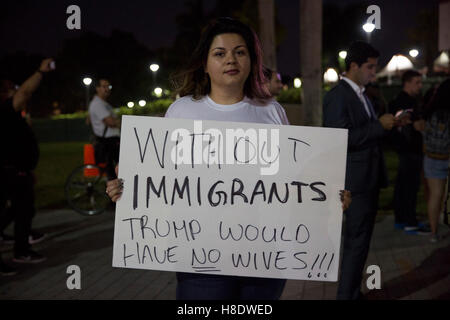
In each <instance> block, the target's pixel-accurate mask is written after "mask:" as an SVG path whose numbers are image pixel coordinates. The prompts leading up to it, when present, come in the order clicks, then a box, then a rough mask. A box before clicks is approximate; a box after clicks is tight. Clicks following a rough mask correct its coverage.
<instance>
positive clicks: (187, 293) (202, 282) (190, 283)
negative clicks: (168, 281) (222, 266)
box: [177, 272, 286, 300]
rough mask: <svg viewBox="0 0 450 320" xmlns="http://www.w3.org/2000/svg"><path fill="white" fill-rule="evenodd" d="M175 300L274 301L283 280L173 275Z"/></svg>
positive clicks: (279, 295) (279, 294)
mask: <svg viewBox="0 0 450 320" xmlns="http://www.w3.org/2000/svg"><path fill="white" fill-rule="evenodd" d="M177 280H178V285H177V300H278V299H279V298H280V297H281V294H282V293H283V289H284V285H285V284H286V280H284V279H270V278H251V277H237V276H223V275H210V274H195V273H182V272H178V273H177Z"/></svg>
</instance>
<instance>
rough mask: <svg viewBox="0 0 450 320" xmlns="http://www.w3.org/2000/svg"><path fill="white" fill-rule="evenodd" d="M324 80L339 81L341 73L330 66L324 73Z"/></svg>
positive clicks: (328, 81)
mask: <svg viewBox="0 0 450 320" xmlns="http://www.w3.org/2000/svg"><path fill="white" fill-rule="evenodd" d="M323 80H324V81H325V83H331V82H337V81H338V80H339V75H338V73H337V71H336V70H334V69H333V68H328V69H327V71H325V73H324V74H323Z"/></svg>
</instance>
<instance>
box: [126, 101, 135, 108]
mask: <svg viewBox="0 0 450 320" xmlns="http://www.w3.org/2000/svg"><path fill="white" fill-rule="evenodd" d="M127 106H128V108H130V109H131V108H133V107H134V102H131V101H130V102H128V103H127Z"/></svg>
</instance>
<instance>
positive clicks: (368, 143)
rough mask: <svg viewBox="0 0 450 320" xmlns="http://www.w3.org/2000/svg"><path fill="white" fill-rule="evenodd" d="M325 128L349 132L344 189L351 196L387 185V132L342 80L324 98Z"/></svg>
mask: <svg viewBox="0 0 450 320" xmlns="http://www.w3.org/2000/svg"><path fill="white" fill-rule="evenodd" d="M323 126H324V127H331V128H344V129H348V150H347V169H346V177H345V188H346V189H347V190H350V191H351V192H352V193H360V192H367V191H371V190H375V189H377V188H380V187H386V186H387V171H386V166H385V163H384V156H383V152H382V149H381V147H380V144H381V138H382V137H383V136H384V134H385V130H384V129H383V127H382V126H381V123H380V122H379V121H378V119H376V118H373V117H372V118H369V115H368V114H367V112H366V109H365V108H364V105H363V103H362V102H361V100H360V99H359V98H358V96H357V94H356V92H355V91H354V90H353V89H352V88H351V87H350V85H349V84H348V83H347V82H346V81H344V80H340V81H339V83H338V84H337V85H336V86H335V87H334V88H332V89H331V90H330V91H329V92H328V93H327V94H326V95H325V98H324V102H323Z"/></svg>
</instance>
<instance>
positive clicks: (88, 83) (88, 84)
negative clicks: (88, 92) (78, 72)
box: [83, 78, 92, 86]
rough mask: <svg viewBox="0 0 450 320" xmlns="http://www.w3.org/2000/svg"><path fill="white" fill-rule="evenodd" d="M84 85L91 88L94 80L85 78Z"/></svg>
mask: <svg viewBox="0 0 450 320" xmlns="http://www.w3.org/2000/svg"><path fill="white" fill-rule="evenodd" d="M83 83H84V84H85V85H86V86H90V85H91V83H92V79H91V78H84V79H83Z"/></svg>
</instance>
